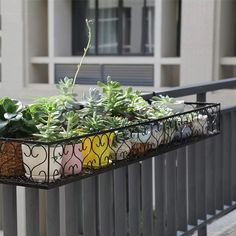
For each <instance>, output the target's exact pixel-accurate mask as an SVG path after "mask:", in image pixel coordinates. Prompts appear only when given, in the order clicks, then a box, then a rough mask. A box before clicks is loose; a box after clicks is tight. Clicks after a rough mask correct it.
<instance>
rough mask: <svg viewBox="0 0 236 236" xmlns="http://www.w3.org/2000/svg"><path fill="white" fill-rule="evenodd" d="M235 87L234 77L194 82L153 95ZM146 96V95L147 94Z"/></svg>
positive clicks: (191, 93)
mask: <svg viewBox="0 0 236 236" xmlns="http://www.w3.org/2000/svg"><path fill="white" fill-rule="evenodd" d="M232 88H236V78H229V79H224V80H219V81H214V82H210V83H203V84H196V85H191V86H181V87H174V88H172V89H168V90H164V91H158V92H155V95H156V96H157V95H161V94H162V95H169V96H172V97H182V96H188V95H194V94H203V93H206V92H211V91H217V90H221V89H232ZM147 96H148V95H147Z"/></svg>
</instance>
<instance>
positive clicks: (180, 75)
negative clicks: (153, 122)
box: [0, 0, 236, 99]
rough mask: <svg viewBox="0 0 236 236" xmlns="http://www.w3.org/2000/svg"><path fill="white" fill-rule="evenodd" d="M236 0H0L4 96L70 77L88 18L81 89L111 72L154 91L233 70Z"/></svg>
mask: <svg viewBox="0 0 236 236" xmlns="http://www.w3.org/2000/svg"><path fill="white" fill-rule="evenodd" d="M235 12H236V0H1V31H0V39H1V41H0V42H1V59H0V63H1V82H0V93H1V94H2V95H9V96H15V97H17V98H25V99H27V98H30V97H32V96H40V95H43V96H45V95H51V94H55V92H56V90H55V83H56V82H57V81H58V80H59V79H61V78H63V77H64V76H66V75H67V76H69V77H70V76H73V74H74V72H75V70H76V64H78V63H79V61H80V59H81V53H82V51H83V47H84V45H85V43H86V38H87V32H86V29H85V22H84V19H85V18H89V19H92V20H93V25H92V35H93V37H92V45H91V48H90V52H89V55H88V56H87V57H86V59H85V61H84V65H83V67H82V70H81V73H80V74H79V79H78V83H79V85H78V86H77V90H78V92H80V91H86V90H87V89H88V87H91V86H93V85H94V84H96V81H97V80H105V79H106V76H107V75H111V76H112V77H113V79H114V80H119V81H121V83H122V84H124V85H132V86H134V87H137V88H139V89H141V90H145V91H149V90H150V91H153V90H158V89H159V88H160V87H163V86H164V87H171V86H182V85H187V84H196V83H201V82H208V81H212V80H219V79H224V78H228V77H233V76H235V75H236V23H235V22H236V17H235V14H234V13H235Z"/></svg>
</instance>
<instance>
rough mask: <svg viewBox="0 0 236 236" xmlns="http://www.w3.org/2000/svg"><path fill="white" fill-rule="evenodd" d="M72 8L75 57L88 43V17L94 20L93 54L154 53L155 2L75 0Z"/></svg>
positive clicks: (146, 0) (142, 0)
mask: <svg viewBox="0 0 236 236" xmlns="http://www.w3.org/2000/svg"><path fill="white" fill-rule="evenodd" d="M72 6H73V11H72V14H73V16H72V21H73V22H72V24H73V32H72V33H73V36H72V38H73V42H72V44H73V49H72V54H73V55H79V54H82V52H83V48H84V47H85V44H86V39H87V34H86V29H85V27H84V20H85V18H89V19H94V24H93V28H92V30H93V33H92V35H93V40H92V46H91V49H90V54H96V55H106V54H111V55H113V54H114V55H122V54H125V55H126V54H134V55H137V54H140V55H150V54H153V52H154V0H89V1H87V0H73V4H72ZM76 30H77V32H76Z"/></svg>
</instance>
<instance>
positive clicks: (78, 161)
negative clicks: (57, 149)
mask: <svg viewBox="0 0 236 236" xmlns="http://www.w3.org/2000/svg"><path fill="white" fill-rule="evenodd" d="M83 159H84V158H83V154H82V143H71V144H67V145H65V147H64V150H63V158H62V173H63V174H64V175H75V174H79V173H80V172H81V170H82V166H83Z"/></svg>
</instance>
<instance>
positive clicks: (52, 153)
mask: <svg viewBox="0 0 236 236" xmlns="http://www.w3.org/2000/svg"><path fill="white" fill-rule="evenodd" d="M21 147H22V155H23V163H24V168H25V176H26V177H28V178H30V179H32V180H34V181H38V182H41V181H42V182H45V181H49V182H51V181H55V180H57V179H59V178H60V177H61V167H62V155H63V146H62V145H57V146H47V145H37V144H22V145H21Z"/></svg>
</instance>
